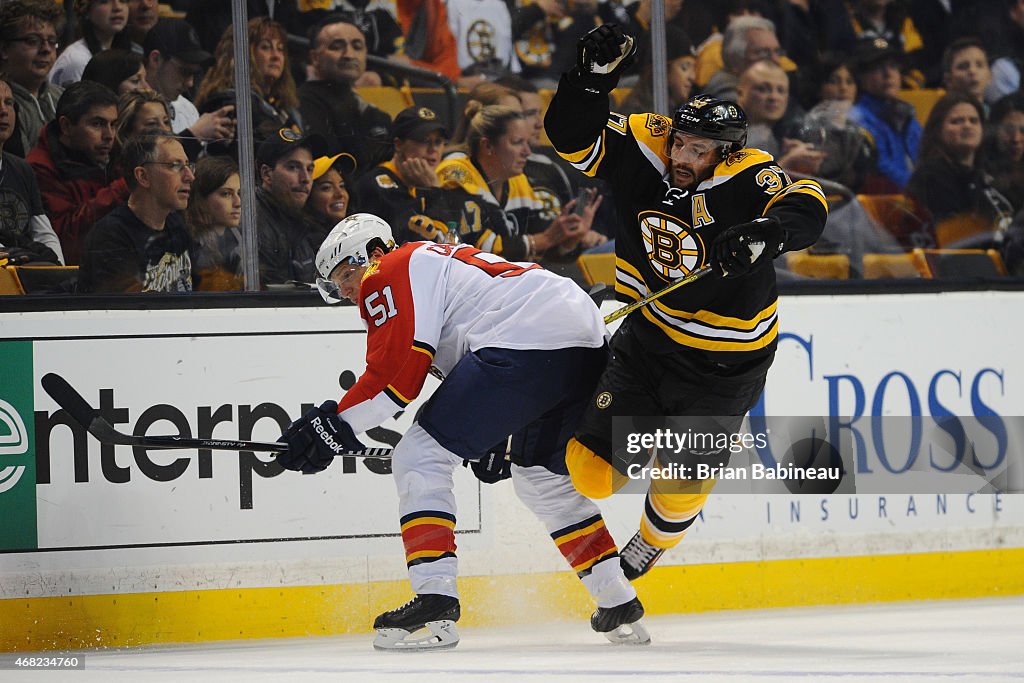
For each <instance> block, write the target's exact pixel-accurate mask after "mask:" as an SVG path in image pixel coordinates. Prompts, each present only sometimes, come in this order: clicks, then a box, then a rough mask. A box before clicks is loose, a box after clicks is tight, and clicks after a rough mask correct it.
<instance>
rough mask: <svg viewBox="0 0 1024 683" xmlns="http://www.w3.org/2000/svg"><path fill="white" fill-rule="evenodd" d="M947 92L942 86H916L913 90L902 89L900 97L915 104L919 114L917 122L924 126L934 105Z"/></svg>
mask: <svg viewBox="0 0 1024 683" xmlns="http://www.w3.org/2000/svg"><path fill="white" fill-rule="evenodd" d="M945 94H946V91H945V90H943V89H942V88H916V89H911V90H900V92H899V95H897V97H899V98H900V99H901V100H903V101H904V102H907V103H909V104H911V105H913V106H914V112H915V113H916V115H917V122H918V123H920V124H921V125H922V126H923V125H924V124H925V122H926V121H927V120H928V115H929V114H931V113H932V107H934V106H935V103H936V102H938V101H939V99H941V98H942V96H943V95H945Z"/></svg>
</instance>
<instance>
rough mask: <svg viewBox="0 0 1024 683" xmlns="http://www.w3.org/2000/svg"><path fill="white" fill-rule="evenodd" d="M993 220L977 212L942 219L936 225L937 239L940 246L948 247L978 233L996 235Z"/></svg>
mask: <svg viewBox="0 0 1024 683" xmlns="http://www.w3.org/2000/svg"><path fill="white" fill-rule="evenodd" d="M994 230H995V226H994V225H993V224H992V221H990V220H988V219H986V218H984V217H982V216H979V215H977V214H961V215H958V216H953V217H952V218H947V219H946V220H944V221H940V222H939V223H938V224H936V226H935V241H936V242H937V243H938V245H939V247H948V246H949V245H951V244H955V243H956V242H959V241H961V240H965V239H967V238H969V237H976V236H978V235H983V234H986V233H987V234H990V235H994Z"/></svg>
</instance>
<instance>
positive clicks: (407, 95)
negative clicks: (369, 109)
mask: <svg viewBox="0 0 1024 683" xmlns="http://www.w3.org/2000/svg"><path fill="white" fill-rule="evenodd" d="M356 92H358V93H359V96H360V97H362V98H363V99H364V100H366V101H367V102H369V103H370V104H372V105H373V106H375V107H377V108H378V109H381V110H383V111H385V112H387V114H388V115H389V116H390V117H391V118H395V115H396V114H398V112H400V111H402V110H403V109H405V108H406V107H411V106H412V105H413V99H412V93H411V92H409V89H408V88H401V89H399V88H391V87H387V86H375V87H369V88H358V89H357V90H356Z"/></svg>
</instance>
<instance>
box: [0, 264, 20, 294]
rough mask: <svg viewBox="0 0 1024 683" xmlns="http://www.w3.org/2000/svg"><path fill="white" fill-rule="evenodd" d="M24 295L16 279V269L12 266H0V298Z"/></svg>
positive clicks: (18, 280)
mask: <svg viewBox="0 0 1024 683" xmlns="http://www.w3.org/2000/svg"><path fill="white" fill-rule="evenodd" d="M24 293H25V288H24V287H22V286H21V280H20V279H18V269H17V268H15V267H14V266H0V296H4V295H11V294H24Z"/></svg>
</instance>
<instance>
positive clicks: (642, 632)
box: [590, 598, 651, 645]
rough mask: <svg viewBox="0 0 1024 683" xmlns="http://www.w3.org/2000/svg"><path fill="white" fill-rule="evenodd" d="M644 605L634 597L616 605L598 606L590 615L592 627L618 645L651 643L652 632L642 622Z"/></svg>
mask: <svg viewBox="0 0 1024 683" xmlns="http://www.w3.org/2000/svg"><path fill="white" fill-rule="evenodd" d="M643 616H644V606H643V605H642V604H641V603H640V598H633V599H632V600H630V601H629V602H624V603H622V604H621V605H616V606H615V607H598V608H597V611H596V612H594V614H593V615H592V616H591V617H590V627H591V628H593V629H594V630H595V631H597V632H598V633H603V634H604V637H605V638H607V639H608V640H610V641H611V642H613V643H615V644H616V645H650V644H651V634H650V633H648V632H647V629H646V628H645V627H644V625H643V624H641V623H640V619H641V617H643Z"/></svg>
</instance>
